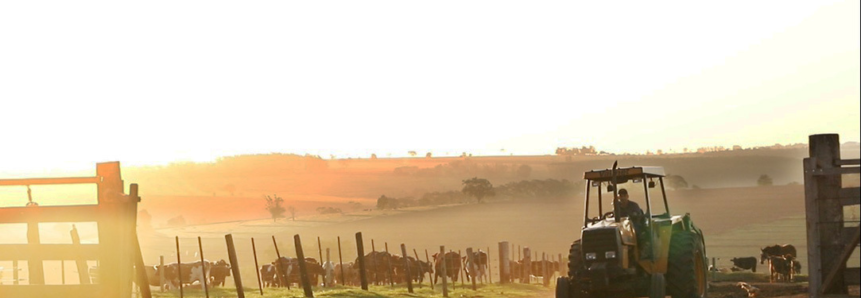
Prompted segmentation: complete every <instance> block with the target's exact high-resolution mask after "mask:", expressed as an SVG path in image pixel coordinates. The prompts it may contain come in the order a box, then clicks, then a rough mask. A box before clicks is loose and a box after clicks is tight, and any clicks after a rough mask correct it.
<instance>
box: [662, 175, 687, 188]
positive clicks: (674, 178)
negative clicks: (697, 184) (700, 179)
mask: <svg viewBox="0 0 861 298" xmlns="http://www.w3.org/2000/svg"><path fill="white" fill-rule="evenodd" d="M667 186H668V187H670V188H672V189H685V188H688V182H687V181H685V178H684V177H682V176H679V175H667Z"/></svg>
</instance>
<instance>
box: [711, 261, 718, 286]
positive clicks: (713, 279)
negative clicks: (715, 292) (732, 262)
mask: <svg viewBox="0 0 861 298" xmlns="http://www.w3.org/2000/svg"><path fill="white" fill-rule="evenodd" d="M712 268H714V270H711V271H712V282H714V281H715V275H716V273H717V262H716V260H715V258H712Z"/></svg>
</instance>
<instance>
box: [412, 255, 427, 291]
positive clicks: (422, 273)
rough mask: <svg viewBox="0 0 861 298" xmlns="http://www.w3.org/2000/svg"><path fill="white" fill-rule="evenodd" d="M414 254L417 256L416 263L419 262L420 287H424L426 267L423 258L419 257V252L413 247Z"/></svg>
mask: <svg viewBox="0 0 861 298" xmlns="http://www.w3.org/2000/svg"><path fill="white" fill-rule="evenodd" d="M413 255H415V256H416V263H418V264H419V288H421V287H422V280H424V279H425V269H424V265H423V264H422V260H421V259H419V252H418V251H416V249H415V248H413Z"/></svg>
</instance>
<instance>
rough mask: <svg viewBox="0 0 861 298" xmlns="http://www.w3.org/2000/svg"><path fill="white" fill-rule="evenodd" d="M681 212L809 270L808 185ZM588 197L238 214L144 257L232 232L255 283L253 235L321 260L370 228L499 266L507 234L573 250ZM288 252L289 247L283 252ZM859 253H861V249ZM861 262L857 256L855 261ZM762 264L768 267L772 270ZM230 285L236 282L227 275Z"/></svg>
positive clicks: (146, 247) (217, 253)
mask: <svg viewBox="0 0 861 298" xmlns="http://www.w3.org/2000/svg"><path fill="white" fill-rule="evenodd" d="M668 197H669V198H670V206H671V212H672V213H673V214H684V213H691V216H692V217H693V219H694V221H695V223H696V224H697V225H698V226H700V227H701V228H702V229H703V231H704V232H705V234H706V237H707V238H706V243H707V252H708V256H709V258H712V257H714V258H717V259H718V260H717V267H718V268H727V267H730V266H731V263H730V262H729V259H730V258H732V257H746V256H755V257H757V258H758V257H759V248H760V247H763V246H766V245H771V244H777V243H780V244H783V243H791V244H793V245H795V246H796V247H797V248H798V255H799V261H801V263H802V264H803V269H802V272H801V273H802V274H806V267H807V266H806V265H807V263H806V240H805V233H804V231H805V224H804V216H803V214H804V207H803V187H802V186H771V187H744V188H723V189H701V190H678V191H670V192H668ZM582 200H583V199H582V198H580V197H577V198H568V199H560V200H538V201H526V200H513V201H495V202H489V203H485V204H466V205H450V206H441V207H436V208H429V207H424V208H411V209H401V210H386V211H361V212H356V213H348V214H345V215H326V216H323V215H318V216H313V217H300V218H297V220H296V221H291V220H285V219H281V220H278V221H277V222H273V221H272V220H271V219H265V220H251V221H235V222H228V223H221V224H206V225H193V226H187V227H182V228H164V229H157V230H155V231H154V232H152V233H142V234H141V237H142V239H141V245H142V247H143V254H144V259H145V262H147V264H155V263H157V261H158V256H160V255H163V256H165V259H166V262H172V261H175V259H176V256H175V253H174V250H175V248H174V245H175V244H174V242H173V237H174V236H179V237H180V241H181V245H182V251H185V252H186V253H185V254H184V255H183V256H182V257H183V258H184V259H186V258H194V257H195V252H196V251H197V241H196V239H195V238H196V237H198V236H200V237H202V238H203V243H204V249H205V251H206V257H207V258H208V259H211V260H214V259H219V258H226V248H225V247H224V238H223V236H224V234H227V233H232V234H233V235H234V237H235V238H236V239H237V240H236V241H237V250H238V252H239V262H240V264H242V268H241V271H242V273H241V274H242V277H243V283H244V284H245V286H246V287H251V286H250V285H252V284H254V283H256V281H255V280H254V278H255V273H254V271H253V270H252V269H253V265H246V264H253V259H252V255H251V245H250V238H251V237H254V238H255V240H256V244H257V252H258V255H259V257H260V259H261V261H260V262H261V263H263V262H270V261H271V260H274V259H275V252H274V248H273V245H272V239H271V237H270V236H271V235H275V238H276V239H277V241H278V243H279V247H280V249H281V253H282V255H283V254H287V255H291V256H295V252H294V251H293V243H292V238H291V237H292V235H294V234H299V235H301V236H302V238H303V241H302V242H303V244H304V248H303V249H304V251H305V255H306V256H310V257H315V258H318V254H319V253H318V248H317V243H316V237H320V239H321V243H322V248H323V258H324V259H325V258H326V252H325V249H326V248H329V249H330V254H331V259H332V260H333V261H335V262H338V253H337V241H336V239H337V237H339V236H340V237H341V245H342V249H343V259H344V262H348V261H353V260H354V259H355V258H356V253H355V251H356V250H355V247H356V246H355V238H354V234H355V233H356V232H362V233H363V235H364V239H365V244H364V246H365V251H366V252H367V251H370V249H371V245H370V240H371V239H373V240H374V241H375V247H376V250H377V251H381V250H384V247H385V245H386V244H387V245H389V246H390V247H389V249H390V251H392V252H393V253H399V252H396V250H397V249H396V248H395V247H397V246H398V245H400V243H405V244H406V246H407V249H408V251H411V250H412V249H416V250H417V252H418V254H419V256H420V258H421V259H423V258H424V250H425V249H427V250H428V252H430V254H433V252H434V251H438V250H439V246H440V245H445V246H446V248H447V249H453V250H458V249H461V250H463V249H465V248H466V247H473V248H476V249H478V248H482V249H486V248H488V247H489V248H490V250H491V253H490V256H491V262H490V264H491V266H492V269H491V271H492V272H495V273H494V274H497V273H498V268H497V267H498V263H497V261H496V258H497V254H496V252H495V250H496V245H497V243H498V242H499V241H509V242H510V243H512V244H513V245H515V246H529V247H531V248H532V250H533V251H538V252H546V253H549V254H551V255H553V256H554V257H555V256H558V255H559V254H561V255H563V256H567V250H568V246H569V245H570V243H571V241H573V240H575V239H577V238H579V233H578V231H579V228H580V226H581V225H582V214H583V204H582ZM285 250H286V251H287V252H286V253H285ZM854 258H855V260H858V256H857V253H856V255H855V256H854ZM856 262H857V261H856ZM762 266H763V268H762V269H760V270H758V274H759V275H762V276H765V275H763V274H764V272H767V270H766V269H765V268H764V266H765V265H762ZM228 283H231V281H228Z"/></svg>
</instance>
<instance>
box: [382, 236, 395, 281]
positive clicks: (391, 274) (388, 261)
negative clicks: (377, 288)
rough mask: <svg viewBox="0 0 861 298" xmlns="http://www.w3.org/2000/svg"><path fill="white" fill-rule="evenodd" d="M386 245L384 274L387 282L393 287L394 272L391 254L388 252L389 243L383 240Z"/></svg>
mask: <svg viewBox="0 0 861 298" xmlns="http://www.w3.org/2000/svg"><path fill="white" fill-rule="evenodd" d="M383 244H385V245H386V269H387V271H386V274H387V275H388V279H389V284H390V285H391V286H392V287H393V288H394V287H395V276H394V275H395V274H394V272H392V255H391V254H390V253H389V243H388V242H383Z"/></svg>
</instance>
